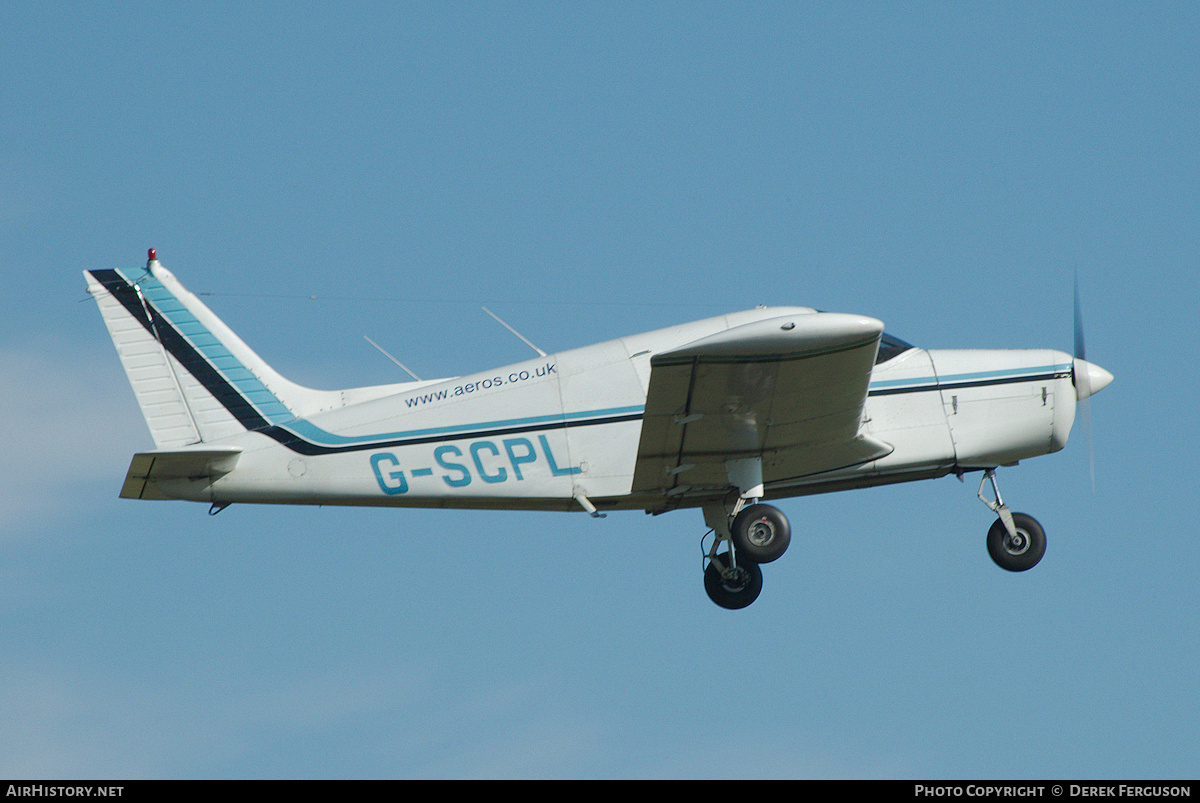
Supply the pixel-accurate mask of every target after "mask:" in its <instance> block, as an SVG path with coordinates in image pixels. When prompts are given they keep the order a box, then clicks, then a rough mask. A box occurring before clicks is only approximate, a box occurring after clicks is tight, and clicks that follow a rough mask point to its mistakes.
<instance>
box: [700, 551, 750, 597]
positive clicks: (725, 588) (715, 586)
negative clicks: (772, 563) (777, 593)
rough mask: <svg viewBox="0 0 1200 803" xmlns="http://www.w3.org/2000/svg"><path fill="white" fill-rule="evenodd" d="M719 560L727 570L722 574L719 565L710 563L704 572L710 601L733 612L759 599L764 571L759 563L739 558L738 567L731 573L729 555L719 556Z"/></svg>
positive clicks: (705, 588)
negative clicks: (759, 566)
mask: <svg viewBox="0 0 1200 803" xmlns="http://www.w3.org/2000/svg"><path fill="white" fill-rule="evenodd" d="M717 559H718V560H720V562H721V564H722V565H723V566H725V567H727V570H726V571H725V572H724V573H722V572H721V571H720V570H719V569H717V564H715V563H713V562H712V561H709V562H708V568H706V569H705V570H704V590H705V591H706V592H708V598H709V599H711V600H712V601H713V602H715V603H717V604H718V605H720V606H721V607H722V608H728V609H729V610H731V611H736V610H738V609H740V608H745V607H746V606H747V605H749V604H750V603H752V602H754V600H756V599H758V595H759V594H760V593H761V592H762V570H761V569H759V568H758V564H757V563H751V562H750V561H748V560H743V559H740V558H739V559H738V567H737V568H736V569H734V570H732V571H729V570H728V566H729V563H730V561H729V553H728V552H725V553H723V554H721V555H717Z"/></svg>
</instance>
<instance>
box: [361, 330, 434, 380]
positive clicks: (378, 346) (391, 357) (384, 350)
mask: <svg viewBox="0 0 1200 803" xmlns="http://www.w3.org/2000/svg"><path fill="white" fill-rule="evenodd" d="M363 340H365V341H367V342H368V343H370V344H371V345H372V346H374V347H375V348H377V349H379V351H380V353H382V354H383V356H385V357H387V358H388V359H389V360H391V361H392V362H394V363H396V365H399V366H400V367H401V368H403V369H404V373H406V374H408V375H409V376H411V377H412V378H413V379H415V380H417V381H418V382H420V381H421V377H419V376H417V375H416V374H414V373H413V372H412V371H410V370H408V367H407V366H405V364H404V363H402V362H400V361H399V360H397V359H396V358H395V357H393V356H392V355H391V354H388V353H387V350H386V349H384V347H383V346H381V345H379V344H378V343H376V342H375V341H374V340H372V339H371V338H369V337H367V336H366V335H363Z"/></svg>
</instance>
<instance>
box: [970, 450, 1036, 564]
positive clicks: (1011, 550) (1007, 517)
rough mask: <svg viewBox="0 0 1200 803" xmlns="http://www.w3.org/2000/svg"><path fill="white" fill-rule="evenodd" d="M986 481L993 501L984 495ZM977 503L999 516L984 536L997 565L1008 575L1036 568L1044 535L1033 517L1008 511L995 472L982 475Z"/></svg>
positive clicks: (990, 471)
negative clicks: (990, 485)
mask: <svg viewBox="0 0 1200 803" xmlns="http://www.w3.org/2000/svg"><path fill="white" fill-rule="evenodd" d="M989 481H990V482H991V484H992V495H993V496H995V501H993V500H991V499H988V498H987V497H986V496H984V495H983V486H984V484H985V483H987V482H989ZM979 500H980V501H981V502H983V503H984V504H985V505H987V506H988V507H989V508H990V509H991V510H992V511H994V512H995V513H997V514H999V516H1000V518H998V519H996V521H995V523H994V524H992V527H991V529H989V530H988V535H987V548H988V554H989V555H991V556H992V560H993V561H995V562H996V565H997V566H999V567H1000V568H1001V569H1005V570H1007V571H1010V572H1023V571H1027V570H1029V569H1032V568H1033V567H1034V566H1036V565H1037V564H1038V561H1040V560H1041V559H1042V556H1043V555H1044V554H1046V532H1045V530H1043V529H1042V525H1040V524H1038V521H1037V519H1035V518H1034V517H1033V516H1029V515H1026V514H1024V513H1013V512H1012V511H1010V510H1009V509H1008V505H1006V504H1004V500H1003V499H1001V498H1000V488H999V486H998V485H997V484H996V472H995V470H994V469H988V470H987V471H985V472H984V473H983V479H982V480H980V482H979Z"/></svg>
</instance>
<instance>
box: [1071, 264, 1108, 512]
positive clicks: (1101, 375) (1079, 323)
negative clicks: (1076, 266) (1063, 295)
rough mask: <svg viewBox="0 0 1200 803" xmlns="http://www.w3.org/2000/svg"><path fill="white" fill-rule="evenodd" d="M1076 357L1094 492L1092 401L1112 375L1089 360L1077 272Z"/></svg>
mask: <svg viewBox="0 0 1200 803" xmlns="http://www.w3.org/2000/svg"><path fill="white" fill-rule="evenodd" d="M1074 357H1075V359H1074V360H1073V361H1072V363H1071V381H1072V383H1074V385H1075V400H1076V406H1075V410H1076V413H1077V415H1079V416H1082V418H1083V425H1084V429H1085V432H1086V435H1087V445H1088V472H1089V474H1090V475H1091V478H1092V492H1093V493H1094V492H1095V490H1096V455H1095V450H1094V447H1093V441H1092V409H1091V407H1092V406H1091V402H1090V401H1089V400H1090V399H1091V397H1092V394H1094V393H1099V392H1100V391H1101V390H1103V389H1104V388H1105V387H1107V386H1108V383H1109V382H1112V380H1113V375H1112V374H1110V373H1109V372H1108V371H1105V370H1104V369H1103V368H1101V367H1100V366H1099V365H1093V364H1092V363H1090V362H1088V361H1087V344H1086V342H1085V340H1084V336H1083V311H1082V305H1081V304H1080V301H1079V274H1076V275H1075V352H1074Z"/></svg>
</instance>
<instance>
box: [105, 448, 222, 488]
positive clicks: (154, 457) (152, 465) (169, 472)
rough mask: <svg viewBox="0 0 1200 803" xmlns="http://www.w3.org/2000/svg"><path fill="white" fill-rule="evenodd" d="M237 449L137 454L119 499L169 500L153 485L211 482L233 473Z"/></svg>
mask: <svg viewBox="0 0 1200 803" xmlns="http://www.w3.org/2000/svg"><path fill="white" fill-rule="evenodd" d="M241 453H242V450H241V448H240V447H236V446H226V447H209V448H204V449H177V450H164V451H155V452H139V453H138V454H135V455H134V456H133V462H131V463H130V464H129V472H128V473H127V474H126V475H125V484H124V485H123V486H121V497H122V498H123V499H171V498H173V497H170V496H167V495H165V494H163V492H162V491H160V490H159V489H158V487H157V486H156V485H155V483H156V482H159V481H162V480H204V479H210V480H214V479H217V478H218V477H222V476H224V475H226V474H228V473H229V472H231V471H233V467H234V466H235V465H237V461H238V455H240V454H241Z"/></svg>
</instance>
